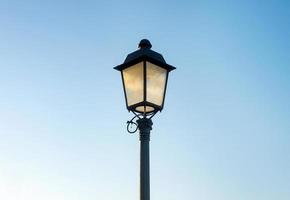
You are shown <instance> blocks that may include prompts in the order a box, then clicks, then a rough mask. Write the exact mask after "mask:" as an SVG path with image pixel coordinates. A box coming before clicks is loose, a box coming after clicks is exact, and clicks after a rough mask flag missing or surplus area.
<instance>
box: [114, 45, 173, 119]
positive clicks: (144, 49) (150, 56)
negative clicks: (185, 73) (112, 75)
mask: <svg viewBox="0 0 290 200" xmlns="http://www.w3.org/2000/svg"><path fill="white" fill-rule="evenodd" d="M141 42H142V41H141ZM148 42H149V41H148ZM149 44H150V42H149ZM146 45H147V44H146ZM146 45H145V46H141V49H139V50H137V51H135V52H133V53H131V54H129V55H128V56H127V58H126V59H125V61H124V63H123V64H121V65H118V66H116V67H114V69H116V70H118V71H121V76H122V83H123V91H124V95H125V100H126V107H127V109H128V110H129V111H131V112H133V113H134V114H135V113H139V114H143V116H144V117H146V116H148V115H151V114H152V113H153V114H154V115H155V114H156V113H157V112H158V111H160V112H161V111H162V109H163V106H164V102H165V95H166V90H167V82H168V76H169V72H170V71H172V70H174V69H176V68H175V67H173V66H171V65H169V64H167V63H166V62H165V60H164V58H163V56H162V55H161V54H159V53H157V52H155V51H152V50H151V49H150V48H151V44H150V45H149V46H148V45H147V46H146ZM139 46H140V45H139ZM141 62H142V66H143V87H144V88H143V92H144V93H143V99H142V102H139V103H136V104H134V105H131V106H128V97H127V93H126V88H125V82H124V74H123V70H124V69H127V68H129V67H131V66H133V65H135V64H138V63H141ZM147 62H150V63H152V64H154V65H156V66H158V67H161V68H163V69H165V70H166V71H167V73H166V80H165V86H164V87H165V88H164V94H163V99H162V104H161V106H159V105H156V104H154V103H151V102H148V101H147V78H146V77H147ZM139 106H144V112H141V111H138V110H136V108H137V107H139ZM146 106H150V107H152V108H153V111H149V112H148V111H146Z"/></svg>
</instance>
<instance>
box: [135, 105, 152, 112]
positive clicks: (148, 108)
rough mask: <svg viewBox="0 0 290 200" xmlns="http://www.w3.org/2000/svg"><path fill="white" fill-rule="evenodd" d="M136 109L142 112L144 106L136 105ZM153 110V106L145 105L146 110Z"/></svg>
mask: <svg viewBox="0 0 290 200" xmlns="http://www.w3.org/2000/svg"><path fill="white" fill-rule="evenodd" d="M136 110H137V111H139V112H144V106H138V107H137V108H136ZM153 110H154V108H153V107H151V106H146V112H152V111H153Z"/></svg>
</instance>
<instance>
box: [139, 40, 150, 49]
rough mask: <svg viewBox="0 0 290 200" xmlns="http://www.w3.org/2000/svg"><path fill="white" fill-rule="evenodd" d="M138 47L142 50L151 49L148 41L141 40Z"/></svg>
mask: <svg viewBox="0 0 290 200" xmlns="http://www.w3.org/2000/svg"><path fill="white" fill-rule="evenodd" d="M138 47H139V48H140V49H143V48H149V49H151V47H152V45H151V43H150V41H149V40H147V39H143V40H141V41H140V43H139V46H138Z"/></svg>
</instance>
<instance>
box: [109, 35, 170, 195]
mask: <svg viewBox="0 0 290 200" xmlns="http://www.w3.org/2000/svg"><path fill="white" fill-rule="evenodd" d="M151 47H152V45H151V43H150V41H149V40H147V39H143V40H141V41H140V43H139V49H138V50H137V51H134V52H133V53H130V54H129V55H128V56H127V57H126V59H125V61H124V63H123V64H121V65H118V66H116V67H114V69H116V70H118V71H120V72H121V76H122V82H123V88H124V93H125V100H126V106H127V109H128V111H131V112H132V113H134V115H135V116H134V117H133V118H132V119H131V120H130V121H128V122H127V123H128V125H127V130H128V131H129V132H130V133H134V132H136V131H137V129H139V132H140V134H139V139H140V200H150V162H149V141H150V131H151V130H152V125H153V123H152V120H151V118H152V117H153V116H154V115H155V114H156V113H157V112H158V111H161V110H162V109H163V106H164V100H165V93H166V86H167V80H168V74H169V72H170V71H172V70H174V69H175V67H173V66H171V65H168V64H167V63H166V62H165V60H164V58H163V56H162V55H161V54H159V53H157V52H155V51H152V50H151ZM134 119H137V120H136V122H134ZM132 124H134V125H136V129H135V130H134V131H130V130H129V126H130V125H132Z"/></svg>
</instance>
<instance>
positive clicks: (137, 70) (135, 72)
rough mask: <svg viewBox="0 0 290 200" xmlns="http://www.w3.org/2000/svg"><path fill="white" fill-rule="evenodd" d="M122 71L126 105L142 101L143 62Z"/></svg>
mask: <svg viewBox="0 0 290 200" xmlns="http://www.w3.org/2000/svg"><path fill="white" fill-rule="evenodd" d="M122 73H123V79H124V85H125V91H126V96H127V104H128V106H131V105H134V104H136V103H139V102H142V101H143V99H144V97H143V96H144V92H143V89H144V86H143V82H144V81H143V79H144V78H143V76H144V75H143V62H141V63H138V64H136V65H133V66H131V67H128V68H126V69H124V70H123V72H122Z"/></svg>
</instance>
